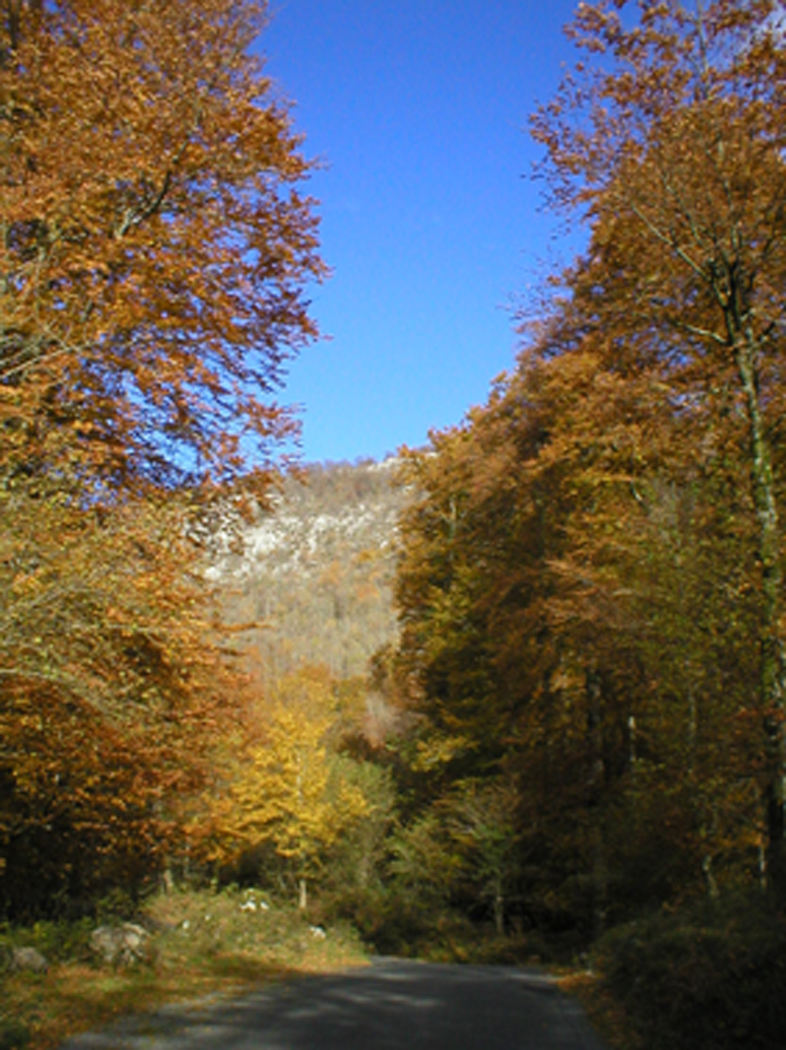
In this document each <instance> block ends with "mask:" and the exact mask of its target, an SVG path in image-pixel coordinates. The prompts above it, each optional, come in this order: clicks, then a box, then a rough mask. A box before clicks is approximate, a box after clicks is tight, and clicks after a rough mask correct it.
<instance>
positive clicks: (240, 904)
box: [0, 891, 365, 1050]
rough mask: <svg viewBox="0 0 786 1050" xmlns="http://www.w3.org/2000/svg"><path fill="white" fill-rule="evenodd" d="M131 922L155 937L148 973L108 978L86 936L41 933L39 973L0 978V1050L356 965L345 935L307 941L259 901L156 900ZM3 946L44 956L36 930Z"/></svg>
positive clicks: (272, 904) (15, 934)
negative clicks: (44, 966)
mask: <svg viewBox="0 0 786 1050" xmlns="http://www.w3.org/2000/svg"><path fill="white" fill-rule="evenodd" d="M251 901H253V902H254V905H255V907H252V906H251V903H250V902H251ZM265 905H267V907H265ZM134 919H135V921H140V920H141V921H142V923H143V925H146V926H147V928H148V929H152V930H154V931H155V932H154V933H153V934H152V942H153V953H152V961H151V962H150V963H149V964H146V965H139V966H136V967H133V968H131V969H129V970H117V971H115V970H112V969H109V968H105V967H97V966H95V965H93V964H91V963H90V962H88V961H87V954H86V945H87V940H88V938H89V930H88V929H87V927H84V924H80V933H79V936H76V935H73V936H72V934H73V931H71V933H69V928H67V927H65V926H64V925H63V924H58V925H59V926H60V927H61V928H60V932H59V934H58V936H57V937H55V936H54V934H53V931H52V930H51V929H49V930H48V931H47V937H48V944H49V947H50V954H49V955H48V956H47V957H48V958H49V961H50V964H51V965H50V969H49V972H48V973H46V974H30V973H14V974H12V973H5V974H2V975H0V1003H2V1006H0V1050H21V1048H25V1050H52V1048H54V1047H57V1046H58V1045H59V1044H60V1043H61V1042H62V1041H63V1040H64V1039H66V1038H67V1037H68V1036H70V1035H75V1034H77V1033H79V1032H83V1031H87V1030H90V1029H95V1028H101V1027H104V1026H105V1025H106V1024H108V1023H109V1022H111V1021H113V1020H115V1019H116V1018H118V1017H121V1016H123V1015H127V1014H131V1013H138V1012H141V1011H144V1010H149V1009H153V1008H155V1007H157V1006H160V1005H162V1004H164V1003H167V1002H175V1001H186V1000H191V999H199V998H201V997H203V996H206V995H208V994H211V995H212V994H219V995H222V996H229V995H234V994H237V993H239V992H242V991H243V990H244V989H247V988H249V987H253V986H257V985H259V984H261V983H265V982H269V981H274V980H280V979H282V978H285V977H289V976H294V975H297V974H305V973H320V972H325V971H330V970H335V969H340V968H342V967H344V966H348V965H354V964H358V963H362V962H364V961H365V955H364V952H363V948H362V945H361V944H360V942H359V939H358V938H357V936H356V935H355V934H354V933H353V931H352V930H351V929H349V928H348V927H342V926H340V925H339V926H337V927H335V928H332V927H331V928H329V929H327V930H326V931H325V935H324V936H322V935H321V934H315V933H314V932H313V930H312V928H311V927H310V925H309V922H308V920H307V919H306V918H305V917H304V916H303V915H302V914H300V913H299V912H297V911H296V910H295V909H293V908H292V907H291V906H290V905H288V904H282V903H280V902H276V901H273V900H271V899H270V898H268V897H265V896H264V895H263V894H262V893H261V892H259V893H256V894H253V893H249V892H240V891H224V892H221V893H212V892H208V891H200V892H176V893H173V894H170V895H166V896H164V895H161V896H157V897H154V898H152V899H150V900H149V901H148V902H147V905H146V907H145V908H144V910H143V913H142V914H141V915H137V916H134ZM48 925H51V924H48ZM81 927H84V928H81ZM3 939H4V940H5V941H6V942H8V943H15V944H23V943H24V944H29V945H36V946H37V947H39V950H42V951H43V950H44V944H43V941H42V936H41V931H40V930H39V931H38V935H37V934H36V929H35V928H33V929H30V930H14V931H10V932H8V933H6V934H5V936H4V937H3ZM53 945H55V947H54V950H52V946H53ZM57 945H60V947H58V946H57ZM45 954H46V952H45Z"/></svg>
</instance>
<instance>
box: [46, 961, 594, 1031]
mask: <svg viewBox="0 0 786 1050" xmlns="http://www.w3.org/2000/svg"><path fill="white" fill-rule="evenodd" d="M60 1050H604V1046H603V1044H602V1043H601V1042H600V1040H599V1038H598V1037H597V1036H596V1035H595V1034H594V1033H593V1032H592V1030H591V1029H590V1027H589V1024H588V1022H587V1021H586V1019H585V1017H584V1015H583V1014H582V1012H581V1008H580V1007H579V1006H578V1004H577V1003H575V1002H574V1001H573V1000H571V999H569V998H568V997H567V996H565V995H563V994H562V993H561V992H560V991H559V989H558V988H557V987H556V984H555V982H554V980H553V978H551V977H549V976H548V975H547V974H544V973H541V972H540V971H538V970H535V969H530V968H517V967H510V966H441V965H433V964H429V963H419V962H412V961H408V960H401V959H384V958H383V959H377V960H375V961H374V962H373V964H372V965H371V966H367V967H361V968H357V969H351V970H345V971H343V972H342V973H338V974H331V975H330V976H325V977H305V978H301V979H298V980H294V981H287V982H283V983H281V984H277V985H271V986H266V987H265V988H263V989H260V990H259V991H255V992H252V993H251V994H247V995H245V996H243V997H242V998H239V999H234V1000H231V1001H212V1002H210V1001H207V1002H206V1001H200V1002H199V1003H191V1004H185V1005H184V1004H179V1005H176V1006H167V1007H164V1008H162V1009H160V1010H158V1011H156V1012H155V1013H151V1014H146V1015H140V1016H139V1017H133V1018H128V1019H126V1020H124V1021H122V1022H120V1023H118V1024H115V1025H113V1027H112V1028H109V1029H106V1030H105V1031H103V1032H98V1033H95V1032H91V1033H89V1034H86V1035H81V1036H77V1037H75V1038H73V1039H69V1040H68V1041H67V1042H65V1043H63V1044H62V1046H61V1048H60Z"/></svg>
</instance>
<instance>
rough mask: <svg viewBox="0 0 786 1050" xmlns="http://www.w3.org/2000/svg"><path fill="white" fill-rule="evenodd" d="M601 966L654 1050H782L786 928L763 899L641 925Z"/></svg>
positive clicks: (618, 936) (603, 947)
mask: <svg viewBox="0 0 786 1050" xmlns="http://www.w3.org/2000/svg"><path fill="white" fill-rule="evenodd" d="M596 959H597V962H598V965H599V969H600V970H601V973H602V976H603V980H604V982H605V984H606V985H607V986H608V988H609V989H610V990H611V992H612V994H613V995H614V996H615V997H616V998H617V999H618V1000H619V1001H621V1002H622V1003H623V1005H624V1007H625V1009H626V1011H627V1013H628V1015H629V1017H630V1019H631V1021H632V1023H633V1024H634V1026H635V1027H636V1028H637V1030H638V1032H639V1034H640V1035H641V1037H642V1039H643V1040H644V1042H645V1045H646V1046H647V1047H648V1048H649V1050H704V1048H707V1050H710V1048H712V1050H732V1048H735V1050H737V1048H739V1050H742V1048H743V1047H744V1048H745V1050H782V1047H783V1041H784V1032H786V996H784V987H786V919H784V917H783V916H782V915H780V914H777V913H774V912H773V911H772V910H771V909H769V908H768V907H767V905H766V903H765V902H764V900H763V899H761V900H751V899H748V900H744V901H737V902H733V903H728V902H724V903H721V904H716V905H715V906H710V905H704V906H702V907H699V908H694V909H692V910H690V911H687V912H682V913H678V914H673V915H668V916H664V915H659V916H656V917H653V918H650V919H646V920H639V921H637V922H634V923H631V924H629V925H626V926H624V927H620V928H618V929H616V930H614V931H612V932H611V933H610V934H608V935H607V936H606V937H605V938H604V939H603V940H602V941H601V942H600V944H599V945H598V947H597V949H596Z"/></svg>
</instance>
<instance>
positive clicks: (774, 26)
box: [534, 0, 786, 887]
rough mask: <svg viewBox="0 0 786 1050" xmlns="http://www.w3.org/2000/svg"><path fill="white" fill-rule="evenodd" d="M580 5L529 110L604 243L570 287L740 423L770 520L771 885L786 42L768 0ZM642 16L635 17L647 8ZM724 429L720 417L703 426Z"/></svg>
mask: <svg viewBox="0 0 786 1050" xmlns="http://www.w3.org/2000/svg"><path fill="white" fill-rule="evenodd" d="M637 6H638V11H637V12H634V11H633V10H632V8H633V5H632V4H628V3H625V2H614V3H600V4H597V5H589V4H582V5H581V6H580V8H579V11H578V14H577V17H576V20H575V22H574V25H573V27H572V34H573V37H574V39H575V40H576V42H577V44H578V45H579V46H581V47H583V48H585V49H586V51H587V53H588V56H589V57H588V59H587V61H586V63H580V64H579V65H578V66H577V67H576V70H575V71H574V73H573V74H572V75H570V76H569V77H567V78H566V79H565V81H564V82H563V84H562V87H561V88H560V90H559V91H558V93H557V94H556V96H555V98H554V100H553V101H552V102H551V104H549V105H548V106H545V107H544V108H542V109H541V110H540V111H539V113H538V114H537V116H536V117H535V119H534V133H535V136H536V138H538V139H539V140H540V141H541V142H543V143H544V144H545V146H546V148H547V150H548V167H549V170H550V173H551V177H552V180H553V181H552V185H553V187H554V191H555V196H556V198H557V200H558V201H559V202H560V203H561V204H563V205H567V206H581V207H583V208H584V209H585V211H586V214H587V215H588V217H589V219H590V221H591V224H592V243H591V254H590V256H589V257H588V258H587V260H585V261H584V265H583V267H582V268H581V271H580V272H579V273H578V275H577V278H576V280H577V285H574V289H577V290H578V294H579V295H580V296H582V297H583V301H584V309H585V311H586V316H587V317H588V318H591V320H592V323H593V324H594V326H595V328H596V330H598V331H602V332H603V341H604V344H605V347H606V351H605V353H606V357H607V361H609V362H614V364H613V366H611V365H610V367H614V368H616V370H617V371H618V372H623V371H625V370H627V371H628V372H636V371H641V370H643V369H646V368H652V367H653V364H654V363H655V362H657V368H658V369H659V371H660V372H661V381H662V382H664V383H666V384H667V386H668V388H669V390H670V394H671V397H672V399H673V403H674V406H675V411H678V410H681V411H683V412H684V413H688V412H689V411H690V410H691V407H694V406H696V405H697V403H699V402H700V403H701V404H702V405H703V406H704V407H710V406H711V407H712V410H713V414H714V421H715V424H716V434H715V440H716V441H720V440H723V438H724V436H725V435H726V433H727V427H728V422H729V420H731V421H732V423H733V424H735V425H736V426H737V427H738V428H740V430H741V431H742V432H743V433H744V438H745V445H744V447H745V452H744V455H745V458H746V462H747V467H748V486H749V496H750V500H751V503H752V506H753V508H754V510H755V517H756V521H757V533H756V538H755V540H754V541H753V542H754V544H755V554H756V559H757V563H758V571H757V579H756V582H755V586H756V589H757V593H758V595H759V626H758V632H757V633H758V638H757V641H756V644H757V646H758V664H759V670H758V680H759V685H758V697H757V698H756V707H757V709H758V711H759V715H760V718H761V720H762V725H763V738H762V754H763V766H764V767H766V768H765V770H764V772H763V780H764V793H765V796H766V810H767V827H768V842H769V848H768V864H769V872H770V877H771V879H772V881H773V883H774V884H776V885H778V886H780V887H783V886H784V885H786V844H785V843H784V804H785V803H786V710H785V706H786V693H785V692H784V690H785V689H786V680H785V679H784V654H783V639H782V632H781V619H782V615H783V568H782V537H781V526H780V523H779V507H778V477H777V463H776V458H777V450H776V448H775V442H776V441H777V438H776V434H777V425H778V418H779V415H780V411H781V407H782V394H781V392H780V390H779V385H780V379H781V377H782V369H783V325H782V316H783V306H784V301H783V296H784V291H783V290H784V276H785V275H784V258H785V256H784V251H783V245H784V232H785V229H786V166H785V165H784V162H783V147H784V126H783V108H784V105H783V104H784V84H785V83H786V48H784V41H783V29H782V25H781V23H780V21H779V18H778V14H779V11H780V10H781V8H780V5H779V4H777V3H775V2H771V0H746V2H743V3H740V2H739V0H715V2H712V3H709V4H707V5H706V8H705V7H704V6H699V5H697V6H696V7H695V8H694V7H684V6H683V5H681V4H679V3H677V2H668V3H649V2H646V3H641V4H639V5H637ZM636 14H637V17H636ZM711 440H712V433H711V429H710V433H709V435H708V436H707V441H711Z"/></svg>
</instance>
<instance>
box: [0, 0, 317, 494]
mask: <svg viewBox="0 0 786 1050" xmlns="http://www.w3.org/2000/svg"><path fill="white" fill-rule="evenodd" d="M0 14H2V16H3V17H2V22H1V23H0V32H2V40H0V54H2V57H3V60H2V64H1V65H0V105H2V112H3V117H4V123H5V126H6V140H5V141H6V145H5V149H4V153H3V161H2V169H1V171H0V193H2V205H1V210H2V215H3V224H2V237H1V238H0V252H1V253H2V262H0V272H2V275H3V280H2V287H0V297H1V298H0V316H1V317H2V325H1V326H0V349H1V351H2V377H3V386H2V418H3V421H4V430H3V432H4V435H5V437H4V441H3V452H4V464H5V465H4V476H6V477H7V478H16V477H19V476H20V475H24V474H25V473H26V472H27V473H29V472H30V471H31V470H35V471H36V472H38V473H40V472H41V470H43V469H45V468H46V467H47V465H48V464H51V463H55V462H56V463H58V469H59V470H60V471H61V472H62V471H63V470H68V471H70V473H71V474H72V475H73V474H76V475H78V477H79V479H80V483H81V484H84V483H85V477H86V475H88V474H89V475H91V476H95V477H97V478H100V479H101V480H102V481H104V482H106V483H111V484H113V485H114V484H116V483H117V482H118V481H119V480H123V479H129V478H130V477H132V476H134V475H136V476H147V477H153V478H155V479H161V478H162V477H167V478H170V479H174V478H178V477H180V478H182V477H184V476H188V477H191V478H193V479H195V480H207V479H214V480H216V479H222V480H227V479H232V478H236V477H238V476H239V475H241V474H243V473H244V472H245V471H246V470H247V467H248V465H249V463H250V464H251V465H252V466H254V467H259V466H260V465H262V464H264V462H265V459H266V457H267V456H268V455H269V452H270V448H271V443H272V442H275V441H276V440H277V439H278V438H280V437H282V436H283V435H285V434H286V433H287V432H288V430H289V427H290V424H291V421H290V420H289V418H288V416H287V414H286V413H285V412H284V411H283V410H282V409H281V408H279V407H277V406H275V405H274V404H272V403H270V401H269V398H270V395H271V393H272V391H274V390H275V388H276V387H277V386H278V385H279V384H280V381H281V379H282V376H283V369H284V365H285V361H286V359H287V357H288V356H291V354H292V352H293V351H294V350H296V349H297V348H298V347H299V346H300V345H301V344H302V343H303V342H304V341H305V340H307V339H308V338H309V337H311V336H313V335H314V328H313V324H312V322H311V321H310V319H309V318H308V316H307V313H306V304H305V302H304V299H303V290H304V284H305V282H306V281H308V280H309V279H311V278H315V277H319V276H320V274H321V273H322V266H321V263H320V261H319V259H318V257H317V255H316V238H315V219H314V217H313V214H312V202H311V201H310V200H309V199H307V198H303V197H302V196H301V195H300V194H299V193H298V190H297V188H296V186H297V183H298V182H299V181H300V180H302V179H303V177H304V176H305V175H306V173H307V171H308V165H307V164H306V162H305V161H304V160H303V158H302V157H301V156H300V154H299V152H298V146H299V139H298V137H297V136H296V135H295V134H294V132H293V131H292V129H291V126H290V121H289V116H288V113H287V109H286V107H285V105H284V104H283V103H282V102H280V101H278V100H277V98H276V96H275V94H274V92H273V88H272V85H271V83H270V81H269V80H268V79H266V78H265V77H264V76H263V75H262V74H261V70H260V64H259V61H258V60H257V59H255V58H253V57H252V56H251V55H250V53H249V47H250V45H251V44H252V42H253V41H254V39H255V37H256V35H257V34H258V32H259V31H260V29H261V28H262V25H263V16H264V5H262V4H257V3H254V2H242V3H238V2H235V0H207V2H206V0H198V2H197V0H194V2H186V3H178V4H169V3H165V2H163V0H161V2H158V0H156V2H154V3H149V4H141V3H121V2H119V0H105V2H103V0H102V2H100V3H93V2H90V3H86V2H85V3H83V2H81V0H70V2H63V3H54V4H45V5H43V4H37V3H25V2H20V0H8V2H7V3H4V4H3V5H2V10H1V11H0Z"/></svg>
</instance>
